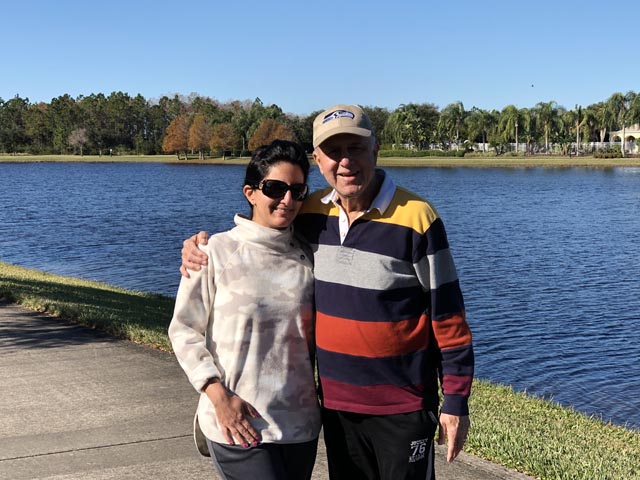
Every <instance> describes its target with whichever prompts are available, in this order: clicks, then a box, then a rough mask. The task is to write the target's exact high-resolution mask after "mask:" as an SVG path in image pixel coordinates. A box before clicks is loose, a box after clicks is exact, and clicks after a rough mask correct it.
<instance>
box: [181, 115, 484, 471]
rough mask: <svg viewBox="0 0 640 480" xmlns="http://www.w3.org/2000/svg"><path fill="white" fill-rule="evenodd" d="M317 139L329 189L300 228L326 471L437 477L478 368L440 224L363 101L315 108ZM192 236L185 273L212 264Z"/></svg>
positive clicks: (313, 200) (463, 420)
mask: <svg viewBox="0 0 640 480" xmlns="http://www.w3.org/2000/svg"><path fill="white" fill-rule="evenodd" d="M313 146H314V151H313V158H314V160H315V162H316V164H317V165H318V168H319V169H320V172H321V173H322V175H323V176H324V178H325V179H326V181H327V182H328V183H329V185H330V188H328V189H326V190H324V191H320V192H316V193H314V194H313V195H311V196H310V198H309V199H307V201H306V202H305V205H304V207H303V209H302V211H301V213H300V214H299V216H298V218H297V220H296V229H297V230H298V231H299V232H300V233H302V235H303V236H305V237H306V239H307V240H308V242H309V243H310V245H311V247H312V248H313V250H314V255H315V277H316V287H315V290H316V345H317V359H318V372H319V377H320V387H321V398H322V406H323V428H324V436H325V443H326V447H327V457H328V462H329V474H330V478H331V479H332V480H336V479H337V480H342V479H345V480H357V479H363V480H364V479H380V480H398V479H407V480H412V479H418V478H419V479H425V478H427V479H435V473H434V468H433V467H434V450H433V440H434V435H435V430H436V427H437V426H438V423H439V426H440V435H439V438H438V442H439V443H443V442H444V440H445V438H446V440H447V442H448V449H447V461H448V462H451V461H453V460H454V459H455V457H456V456H457V455H458V454H459V452H460V451H461V450H462V447H463V445H464V442H465V440H466V437H467V434H468V431H469V426H470V422H469V411H468V403H467V401H468V397H469V394H470V390H471V382H472V379H473V365H474V359H473V348H472V343H471V333H470V330H469V327H468V325H467V323H466V320H465V310H464V302H463V298H462V293H461V291H460V286H459V282H458V278H457V273H456V269H455V266H454V263H453V260H452V257H451V254H450V251H449V245H448V241H447V237H446V233H445V230H444V225H443V223H442V220H441V219H440V218H439V217H438V214H437V213H436V211H435V210H434V209H433V208H432V207H431V205H430V204H429V203H428V202H426V201H424V200H423V199H421V198H420V197H418V196H416V195H415V194H413V193H411V192H409V191H407V190H405V189H403V188H401V187H396V186H395V185H394V183H393V181H392V180H391V178H390V177H389V176H388V175H387V174H386V173H385V172H384V171H383V170H380V169H376V162H377V155H378V148H379V147H378V144H377V141H376V138H375V135H374V132H373V129H372V126H371V122H370V120H369V118H368V117H367V115H366V114H365V113H364V112H363V110H362V109H361V108H360V107H358V106H355V105H336V106H334V107H331V108H329V109H328V110H326V111H324V112H322V113H321V114H319V115H318V116H317V117H316V119H315V121H314V123H313ZM195 241H196V237H195V236H194V237H192V238H191V239H189V240H187V241H185V247H184V248H183V267H182V268H181V270H182V271H183V274H188V273H187V272H186V269H185V267H187V268H195V269H197V268H199V264H201V263H204V262H202V259H201V257H200V256H199V252H198V251H197V249H196V248H195ZM439 383H440V384H441V386H442V390H443V393H444V402H443V404H442V407H441V410H440V416H439V422H438V419H437V412H438V404H439V398H438V384H439Z"/></svg>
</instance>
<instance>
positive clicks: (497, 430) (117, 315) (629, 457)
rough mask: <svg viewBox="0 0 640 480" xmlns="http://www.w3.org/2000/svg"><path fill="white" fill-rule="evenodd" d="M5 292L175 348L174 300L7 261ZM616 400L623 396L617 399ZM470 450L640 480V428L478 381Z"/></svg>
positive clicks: (532, 470)
mask: <svg viewBox="0 0 640 480" xmlns="http://www.w3.org/2000/svg"><path fill="white" fill-rule="evenodd" d="M0 298H3V299H7V300H10V301H13V302H16V303H19V304H22V305H24V306H27V307H29V308H32V309H34V310H38V311H42V312H48V313H50V314H52V315H56V316H59V317H62V318H66V319H70V320H73V321H75V322H78V323H81V324H84V325H87V326H89V327H91V328H99V329H101V330H105V331H107V332H109V333H111V334H113V335H116V336H118V337H121V338H125V339H129V340H132V341H134V342H137V343H143V344H147V345H150V346H152V347H154V348H160V349H163V350H170V344H169V342H168V339H167V336H166V329H167V326H168V323H169V320H170V318H171V313H172V309H173V300H172V299H170V298H167V297H162V296H159V295H149V294H143V293H139V292H131V291H127V290H124V289H120V288H116V287H112V286H109V285H105V284H101V283H95V282H87V281H82V280H77V279H73V278H67V277H60V276H57V275H50V274H46V273H42V272H39V271H36V270H27V269H24V268H20V267H16V266H12V265H8V264H6V263H2V262H0ZM612 401H615V399H612ZM470 408H471V412H472V431H471V434H470V436H469V439H468V442H467V446H466V448H465V450H466V451H468V452H470V453H473V454H476V455H478V456H480V457H483V458H486V459H488V460H492V461H494V462H496V463H500V464H502V465H505V466H507V467H509V468H512V469H515V470H518V471H520V472H523V473H527V474H529V475H532V476H534V477H537V478H541V479H545V480H547V479H548V480H558V479H560V480H562V479H566V480H577V479H585V480H587V479H588V480H593V479H598V480H614V479H615V480H631V479H640V462H639V461H638V459H640V432H639V431H637V430H628V429H624V428H622V427H619V426H614V425H610V424H605V423H603V422H601V421H599V420H598V419H595V418H590V417H587V416H585V415H582V414H579V413H576V412H574V411H572V410H570V409H566V408H562V407H560V406H559V405H557V404H555V403H553V402H549V401H546V400H541V399H537V398H532V397H528V396H527V395H526V394H524V393H521V392H514V391H513V390H512V389H511V388H509V387H505V386H500V385H495V384H491V383H489V382H486V381H481V380H476V381H475V382H474V387H473V395H472V397H471V405H470Z"/></svg>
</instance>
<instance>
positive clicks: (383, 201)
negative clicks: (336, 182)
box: [320, 168, 396, 215]
mask: <svg viewBox="0 0 640 480" xmlns="http://www.w3.org/2000/svg"><path fill="white" fill-rule="evenodd" d="M376 175H380V176H381V177H383V180H382V185H381V186H380V190H379V191H378V194H377V195H376V196H375V198H374V199H373V201H372V202H371V205H370V206H369V208H368V209H367V210H366V211H365V213H368V212H370V211H371V210H373V209H374V208H375V209H377V210H378V211H379V212H380V214H381V215H384V212H385V211H386V210H387V208H388V207H389V205H390V204H391V200H392V199H393V195H394V193H395V192H396V184H395V183H393V180H392V179H391V177H390V176H389V175H387V173H386V172H385V171H384V170H382V169H380V168H376ZM338 200H339V198H338V192H336V190H335V189H332V190H331V191H330V192H329V193H328V194H326V195H325V196H324V197H322V198H321V199H320V201H321V202H322V203H324V204H325V205H326V204H328V203H329V202H332V203H333V204H334V205H336V206H340V203H339V202H338Z"/></svg>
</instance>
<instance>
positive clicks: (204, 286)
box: [168, 256, 221, 392]
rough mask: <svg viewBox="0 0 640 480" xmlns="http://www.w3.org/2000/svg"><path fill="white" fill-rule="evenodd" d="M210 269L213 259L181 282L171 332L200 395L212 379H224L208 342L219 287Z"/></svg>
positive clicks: (177, 351)
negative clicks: (216, 287) (208, 332)
mask: <svg viewBox="0 0 640 480" xmlns="http://www.w3.org/2000/svg"><path fill="white" fill-rule="evenodd" d="M210 268H213V263H212V259H211V256H209V264H208V265H207V266H204V267H203V268H202V269H201V270H200V271H197V272H196V271H191V270H190V271H189V275H190V278H186V277H182V279H181V280H180V286H179V287H178V293H177V295H176V303H175V308H174V312H173V318H172V319H171V323H170V324H169V332H168V333H169V339H170V340H171V345H172V347H173V351H174V353H175V355H176V358H177V359H178V363H179V364H180V366H181V367H182V369H183V370H184V372H185V373H186V374H187V377H188V379H189V382H191V385H193V388H195V389H196V390H197V391H198V392H200V391H201V390H202V388H203V387H204V386H205V384H206V383H207V381H208V380H210V379H211V378H221V372H220V369H219V368H218V367H217V366H216V361H215V360H216V356H215V351H214V352H211V351H209V350H208V349H207V345H206V340H205V338H206V332H207V330H208V329H209V328H210V325H209V323H210V322H213V321H214V319H213V314H212V309H213V300H214V297H215V284H214V281H213V275H210V274H209V269H210Z"/></svg>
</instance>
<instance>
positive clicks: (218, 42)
mask: <svg viewBox="0 0 640 480" xmlns="http://www.w3.org/2000/svg"><path fill="white" fill-rule="evenodd" d="M639 5H640V4H639V3H638V1H637V0H635V1H631V0H619V1H616V2H609V3H607V2H601V1H595V0H582V1H574V0H555V1H550V0H537V1H531V2H528V3H524V2H517V1H513V0H498V1H492V0H485V1H477V0H457V1H456V0H438V1H434V0H408V1H402V0H384V1H379V0H366V1H365V0H323V1H314V0H311V1H306V0H298V1H294V0H285V1H278V0H271V1H269V0H261V1H253V0H251V1H242V0H198V1H190V0H184V1H167V0H140V1H138V0H128V1H123V0H109V1H104V2H98V1H87V0H82V1H81V0H57V1H53V0H21V1H16V0H9V1H7V2H3V4H2V6H1V7H0V18H2V46H1V47H0V51H1V53H2V54H1V56H0V97H1V98H3V99H5V100H7V99H9V98H11V97H13V96H15V95H19V96H20V97H22V98H25V97H26V98H28V99H29V100H30V101H31V102H32V103H33V102H38V101H44V102H50V101H51V99H52V98H54V97H57V96H60V95H63V94H65V93H68V94H70V95H71V96H72V97H74V98H75V97H77V96H79V95H90V94H91V93H104V94H109V93H111V92H113V91H122V92H127V93H129V94H130V95H132V96H133V95H137V94H138V93H140V94H141V95H142V96H144V97H145V98H147V99H154V98H159V97H161V96H162V95H173V94H175V93H178V94H181V95H189V94H191V93H197V94H200V95H202V96H207V97H211V98H215V99H217V100H219V101H221V102H226V101H229V100H247V99H249V100H253V99H255V98H256V97H260V99H261V100H262V101H263V102H264V104H265V105H270V104H272V103H275V104H277V105H279V106H280V107H281V108H282V109H283V110H284V111H285V112H289V113H295V114H301V115H307V114H309V113H311V112H313V111H315V110H320V109H323V108H326V107H329V106H330V105H332V104H334V103H342V102H345V103H358V104H361V105H371V106H379V107H386V108H388V109H390V110H393V109H395V108H397V107H398V106H399V105H400V104H403V103H433V104H435V105H436V106H437V107H438V108H444V107H445V106H446V105H448V104H449V103H452V102H455V101H462V102H463V104H464V106H465V108H466V109H467V110H469V109H471V107H473V106H477V107H479V108H485V109H494V108H495V109H498V110H501V109H502V108H504V107H505V106H507V105H509V104H514V105H516V106H517V107H518V108H523V107H531V106H534V105H535V104H536V103H538V102H540V101H545V102H546V101H551V100H555V101H556V102H558V104H560V105H562V106H565V107H567V108H568V109H572V108H574V107H575V105H576V104H580V105H583V106H586V105H589V104H591V103H595V102H598V101H603V100H606V99H607V98H608V97H609V96H610V95H611V94H612V93H614V92H622V93H625V92H627V91H629V90H633V91H634V92H639V91H640V49H639V48H638V47H639V46H640V41H639V40H638V38H639V37H638V30H639V27H638V21H639V20H640V9H639V8H638V7H639Z"/></svg>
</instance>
